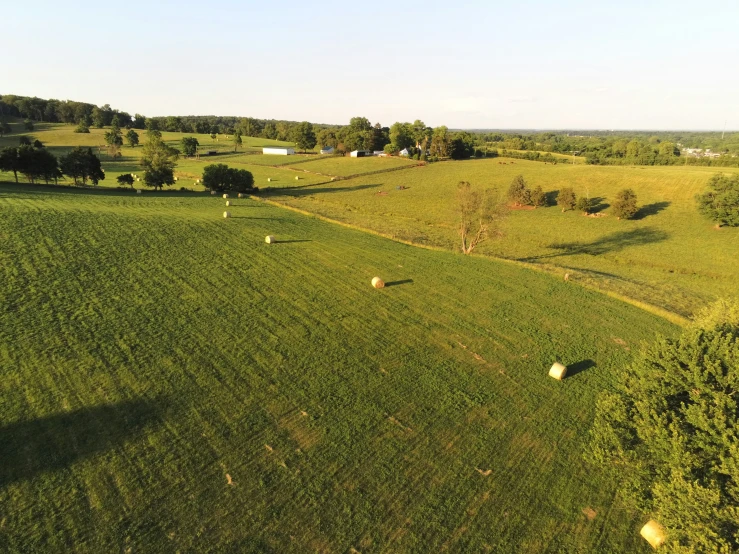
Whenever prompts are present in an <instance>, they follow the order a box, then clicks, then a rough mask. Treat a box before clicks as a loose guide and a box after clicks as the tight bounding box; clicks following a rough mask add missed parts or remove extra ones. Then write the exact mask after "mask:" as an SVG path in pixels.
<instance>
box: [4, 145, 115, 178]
mask: <svg viewBox="0 0 739 554" xmlns="http://www.w3.org/2000/svg"><path fill="white" fill-rule="evenodd" d="M23 138H26V137H23ZM29 142H30V141H24V142H23V143H22V144H20V145H19V146H18V147H8V148H4V149H3V150H2V151H0V171H7V172H12V173H13V176H14V177H15V182H16V183H17V182H18V174H19V173H20V174H21V175H23V176H24V177H26V179H28V182H30V183H36V182H38V181H44V182H46V183H47V184H48V183H50V182H52V181H53V182H54V183H57V182H58V179H60V178H62V177H63V176H64V175H66V176H68V177H71V178H72V179H73V180H74V183H75V184H78V183H79V181H82V182H83V183H87V181H88V180H89V181H91V182H92V183H93V184H94V185H97V184H98V182H99V181H102V180H103V179H105V173H104V171H103V169H102V166H101V164H100V160H99V159H98V157H97V156H95V154H93V153H92V150H91V149H90V148H82V147H77V148H75V149H74V150H72V151H71V152H69V153H68V154H66V155H64V156H61V157H60V158H59V159H58V160H57V158H56V156H54V155H53V154H51V153H50V152H48V151H47V150H46V149H45V148H44V147H43V145H42V144H41V143H40V142H39V141H35V142H34V143H33V144H29Z"/></svg>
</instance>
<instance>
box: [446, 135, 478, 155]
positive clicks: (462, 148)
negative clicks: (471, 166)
mask: <svg viewBox="0 0 739 554" xmlns="http://www.w3.org/2000/svg"><path fill="white" fill-rule="evenodd" d="M474 153H475V142H474V139H473V138H472V135H470V134H469V133H466V132H462V133H457V136H455V137H454V138H453V139H452V140H451V142H450V143H449V156H450V157H451V158H452V159H453V160H467V159H469V158H470V157H472V155H473V154H474Z"/></svg>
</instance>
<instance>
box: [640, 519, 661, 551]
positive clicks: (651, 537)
mask: <svg viewBox="0 0 739 554" xmlns="http://www.w3.org/2000/svg"><path fill="white" fill-rule="evenodd" d="M639 534H640V535H641V536H642V537H644V540H646V541H647V542H648V543H649V544H650V545H652V548H654V549H655V550H656V549H657V548H659V547H660V546H662V544H663V543H664V542H665V539H666V538H667V536H666V535H665V528H664V527H662V526H661V525H660V524H659V523H657V522H656V521H654V520H653V519H650V520H649V521H647V523H646V525H644V527H642V528H641V531H640V532H639Z"/></svg>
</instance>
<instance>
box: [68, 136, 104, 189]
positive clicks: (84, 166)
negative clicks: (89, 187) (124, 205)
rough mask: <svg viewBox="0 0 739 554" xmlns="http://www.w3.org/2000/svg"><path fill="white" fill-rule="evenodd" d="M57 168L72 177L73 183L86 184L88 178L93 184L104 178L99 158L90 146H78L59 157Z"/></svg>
mask: <svg viewBox="0 0 739 554" xmlns="http://www.w3.org/2000/svg"><path fill="white" fill-rule="evenodd" d="M59 168H60V169H61V171H62V173H63V174H64V175H67V176H69V177H72V179H74V184H75V185H77V184H79V181H80V180H82V183H83V184H87V180H88V179H89V180H90V181H91V182H92V184H93V185H97V184H98V182H99V181H102V180H104V179H105V173H104V172H103V168H102V167H101V165H100V159H99V158H98V157H97V156H96V155H95V154H93V153H92V149H91V148H82V147H81V146H78V147H77V148H75V149H74V150H72V151H71V152H70V153H69V154H67V155H66V156H62V157H61V158H59Z"/></svg>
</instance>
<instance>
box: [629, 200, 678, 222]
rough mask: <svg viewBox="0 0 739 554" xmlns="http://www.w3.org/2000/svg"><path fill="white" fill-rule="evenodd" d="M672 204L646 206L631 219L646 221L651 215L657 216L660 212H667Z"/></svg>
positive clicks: (658, 203) (660, 203) (662, 203)
mask: <svg viewBox="0 0 739 554" xmlns="http://www.w3.org/2000/svg"><path fill="white" fill-rule="evenodd" d="M670 204H671V202H654V203H652V204H645V205H644V206H642V207H641V208H639V210H638V211H637V212H636V213H635V214H634V215H633V217H632V218H631V219H637V220H639V219H644V218H645V217H649V216H650V215H657V214H658V213H659V212H661V211H663V210H666V209H667V208H668V207H669V206H670Z"/></svg>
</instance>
